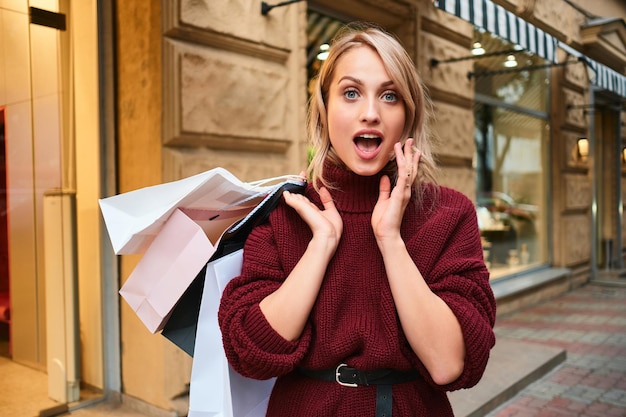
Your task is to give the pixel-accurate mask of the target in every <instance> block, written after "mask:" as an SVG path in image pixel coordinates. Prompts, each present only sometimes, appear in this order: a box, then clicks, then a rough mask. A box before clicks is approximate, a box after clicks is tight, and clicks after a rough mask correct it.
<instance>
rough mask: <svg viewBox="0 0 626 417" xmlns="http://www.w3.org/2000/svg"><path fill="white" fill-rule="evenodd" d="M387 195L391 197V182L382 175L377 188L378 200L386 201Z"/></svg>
mask: <svg viewBox="0 0 626 417" xmlns="http://www.w3.org/2000/svg"><path fill="white" fill-rule="evenodd" d="M389 195H391V181H390V180H389V177H388V176H387V175H383V176H382V177H381V178H380V185H379V186H378V200H379V201H380V200H386V199H388V198H389Z"/></svg>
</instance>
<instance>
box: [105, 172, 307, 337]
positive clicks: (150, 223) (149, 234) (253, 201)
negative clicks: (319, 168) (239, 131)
mask: <svg viewBox="0 0 626 417" xmlns="http://www.w3.org/2000/svg"><path fill="white" fill-rule="evenodd" d="M304 184H305V182H303V180H302V178H300V177H295V176H284V177H277V178H268V179H263V180H260V181H255V182H250V183H244V182H241V181H239V180H238V179H237V178H236V177H234V176H233V175H232V174H231V173H230V172H228V171H226V170H225V169H223V168H216V169H213V170H210V171H207V172H205V173H202V174H199V175H196V176H193V177H189V178H186V179H183V180H180V181H174V182H171V183H166V184H162V185H158V186H152V187H147V188H144V189H139V190H135V191H131V192H128V193H124V194H119V195H116V196H113V197H109V198H105V199H101V200H100V207H101V211H102V214H103V217H104V219H105V223H106V226H107V230H108V231H109V235H110V237H111V241H112V244H113V246H114V250H115V251H116V253H118V254H119V253H136V252H145V253H144V255H143V257H142V258H141V260H140V261H139V263H138V265H137V266H136V267H135V269H134V270H133V271H132V273H131V275H130V276H129V278H128V279H127V280H126V282H125V283H124V285H123V286H122V288H121V289H120V291H119V293H120V295H121V296H122V297H123V298H124V299H125V300H126V301H127V303H128V304H129V306H130V307H131V308H132V309H133V310H134V311H135V313H136V314H137V316H138V317H139V318H140V319H141V321H142V322H143V323H144V325H145V326H146V327H147V328H148V330H149V331H151V332H152V333H156V332H158V331H159V330H161V329H163V326H164V325H165V323H166V322H167V321H168V320H169V318H170V316H171V314H172V311H173V309H174V307H175V306H176V305H177V303H178V302H179V300H180V299H181V297H182V296H183V294H185V291H186V290H187V289H188V287H189V286H190V284H191V283H192V282H193V281H194V279H195V278H196V276H198V273H199V272H200V271H201V270H202V267H203V266H204V265H205V264H206V263H207V261H209V259H211V257H212V256H214V255H215V258H217V257H218V256H221V255H223V254H225V253H230V252H232V251H233V250H235V249H237V248H239V247H242V246H243V243H242V239H243V238H245V236H246V235H247V233H248V232H249V230H250V229H251V228H252V227H253V226H254V225H255V224H256V223H257V222H258V220H259V219H260V216H261V215H262V214H263V213H264V212H265V210H266V209H265V207H267V206H268V205H269V203H271V204H272V207H273V206H274V205H275V204H276V203H277V200H278V199H279V198H280V195H279V194H278V192H279V191H282V190H285V189H292V190H293V189H295V188H298V189H303V188H304V187H303V185H304ZM281 194H282V193H281ZM259 206H261V207H259ZM141 210H144V211H143V212H142V211H141ZM146 225H147V226H146ZM222 240H224V243H222V244H221V245H220V242H222ZM233 245H234V246H233ZM216 252H217V253H216ZM195 287H197V285H196V286H195ZM195 287H194V288H195ZM192 295H193V293H192ZM194 297H197V296H196V295H194ZM195 304H197V306H196V307H195V312H192V315H191V316H190V317H191V320H192V321H193V322H194V324H193V334H192V335H189V336H186V334H184V333H183V334H180V335H178V334H174V336H177V337H179V338H180V337H191V339H190V340H189V341H187V342H186V344H187V345H190V346H193V341H194V338H195V322H196V321H197V312H198V310H197V309H198V308H199V300H198V301H196V302H195ZM185 314H188V313H185ZM185 320H188V319H187V318H185ZM177 323H178V321H177ZM175 333H176V332H175ZM179 333H180V332H179ZM187 333H188V332H187ZM174 336H173V337H174Z"/></svg>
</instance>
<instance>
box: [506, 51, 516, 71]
mask: <svg viewBox="0 0 626 417" xmlns="http://www.w3.org/2000/svg"><path fill="white" fill-rule="evenodd" d="M504 66H505V67H507V68H513V67H517V60H516V59H515V55H512V54H511V55H509V56H507V57H506V61H504Z"/></svg>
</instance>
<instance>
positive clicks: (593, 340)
mask: <svg viewBox="0 0 626 417" xmlns="http://www.w3.org/2000/svg"><path fill="white" fill-rule="evenodd" d="M495 330H496V336H497V344H496V347H495V348H494V350H493V351H492V355H491V359H490V362H489V365H488V367H487V371H486V373H485V376H484V378H483V380H482V381H481V382H480V383H479V384H478V385H477V386H476V387H474V388H472V389H469V390H463V391H457V392H453V393H451V394H450V399H451V401H452V404H453V407H454V410H455V416H456V417H582V416H585V417H625V416H626V279H624V278H620V279H616V280H613V281H610V282H608V283H607V284H605V285H599V284H596V283H593V284H587V285H585V286H583V287H581V288H578V289H575V290H573V291H571V292H569V293H567V294H564V295H562V296H559V297H557V298H555V299H553V300H550V301H547V302H545V303H543V304H541V305H539V306H535V307H531V308H528V309H525V310H523V311H520V312H516V313H514V314H512V315H511V316H508V317H505V318H499V319H498V321H497V323H496V328H495ZM133 408H134V407H132V406H131V407H129V406H128V405H124V404H122V405H120V404H99V405H96V406H93V407H88V408H85V409H81V410H75V411H72V412H71V413H70V414H71V416H76V417H100V416H109V415H115V416H119V417H141V416H156V415H157V414H153V413H146V412H145V410H138V409H136V408H135V409H133ZM165 414H167V415H171V414H169V413H165ZM165 414H159V417H160V416H161V415H165Z"/></svg>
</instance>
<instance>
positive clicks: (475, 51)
mask: <svg viewBox="0 0 626 417" xmlns="http://www.w3.org/2000/svg"><path fill="white" fill-rule="evenodd" d="M484 53H485V48H483V46H482V45H481V44H480V42H474V45H473V46H472V55H482V54H484Z"/></svg>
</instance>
